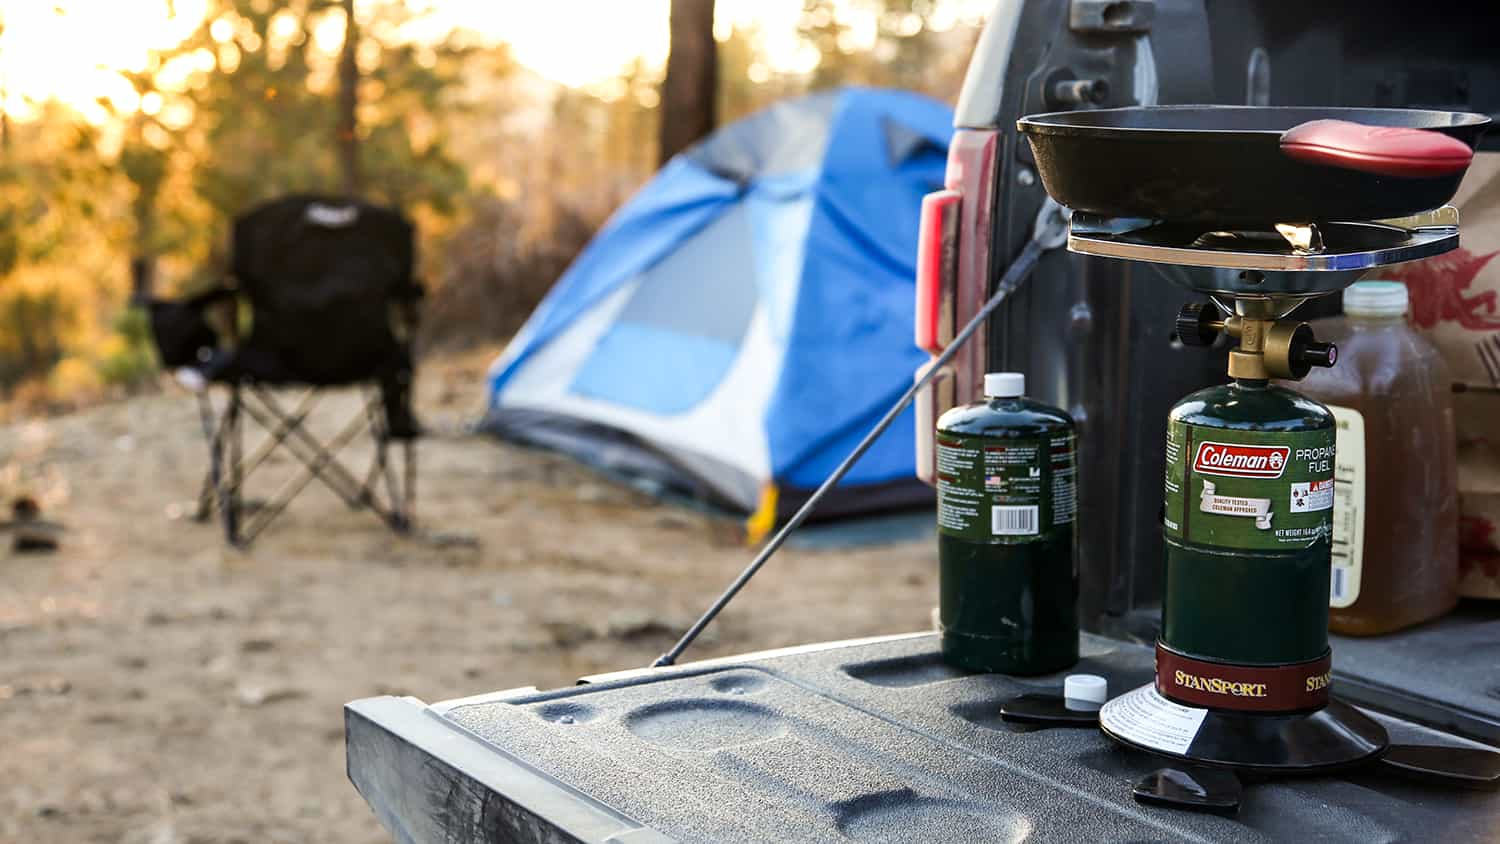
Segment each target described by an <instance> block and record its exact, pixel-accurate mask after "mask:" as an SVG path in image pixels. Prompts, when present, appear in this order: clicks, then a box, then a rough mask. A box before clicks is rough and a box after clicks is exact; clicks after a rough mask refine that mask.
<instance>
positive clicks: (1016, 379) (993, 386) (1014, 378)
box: [984, 372, 1026, 399]
mask: <svg viewBox="0 0 1500 844" xmlns="http://www.w3.org/2000/svg"><path fill="white" fill-rule="evenodd" d="M1024 395H1026V376H1025V375H1022V374H1021V373H1019V372H991V373H988V374H986V375H985V376H984V397H985V398H987V399H1013V398H1016V397H1017V396H1024Z"/></svg>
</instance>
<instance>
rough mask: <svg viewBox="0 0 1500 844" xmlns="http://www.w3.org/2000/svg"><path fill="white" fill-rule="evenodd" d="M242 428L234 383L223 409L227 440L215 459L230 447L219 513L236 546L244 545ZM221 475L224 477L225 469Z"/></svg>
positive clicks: (227, 537)
mask: <svg viewBox="0 0 1500 844" xmlns="http://www.w3.org/2000/svg"><path fill="white" fill-rule="evenodd" d="M242 432H243V428H242V426H241V424H240V387H239V385H238V384H235V385H233V386H231V387H230V388H229V405H228V406H227V407H226V408H225V410H224V431H223V433H224V439H226V440H227V443H225V444H221V445H220V447H219V448H218V449H216V450H215V452H214V457H215V460H216V461H218V460H220V459H222V458H223V457H224V451H225V448H226V446H227V448H228V450H229V454H228V461H229V463H228V467H227V468H228V472H227V475H228V477H227V478H226V479H225V481H224V483H223V484H222V485H221V486H220V487H219V488H218V491H217V496H218V499H219V512H220V515H221V516H222V517H223V522H224V540H225V541H226V542H228V543H229V544H230V545H231V546H234V547H235V548H243V547H245V545H246V544H248V543H247V542H243V540H242V537H241V535H240V503H241V501H242V496H241V491H240V485H241V483H242V481H243V480H244V475H243V473H242V472H241V466H240V445H241V435H242ZM219 474H220V477H224V473H223V472H222V469H221V470H220V471H219Z"/></svg>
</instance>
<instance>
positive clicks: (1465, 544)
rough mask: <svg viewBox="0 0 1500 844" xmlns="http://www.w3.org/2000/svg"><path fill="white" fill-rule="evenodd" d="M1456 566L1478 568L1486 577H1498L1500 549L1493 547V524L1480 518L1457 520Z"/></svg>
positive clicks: (1499, 572) (1466, 517)
mask: <svg viewBox="0 0 1500 844" xmlns="http://www.w3.org/2000/svg"><path fill="white" fill-rule="evenodd" d="M1458 565H1459V568H1461V569H1464V570H1467V569H1470V568H1473V567H1475V566H1478V567H1479V568H1481V569H1483V570H1484V573H1485V575H1486V576H1487V577H1497V576H1500V548H1496V547H1495V524H1494V523H1493V522H1491V521H1490V520H1489V519H1486V518H1482V517H1480V516H1460V517H1459V519H1458Z"/></svg>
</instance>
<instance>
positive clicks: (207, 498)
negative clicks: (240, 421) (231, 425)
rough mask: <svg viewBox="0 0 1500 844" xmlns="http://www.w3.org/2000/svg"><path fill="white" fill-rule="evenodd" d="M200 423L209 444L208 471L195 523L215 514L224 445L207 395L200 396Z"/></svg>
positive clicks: (200, 490)
mask: <svg viewBox="0 0 1500 844" xmlns="http://www.w3.org/2000/svg"><path fill="white" fill-rule="evenodd" d="M198 422H199V423H200V424H201V425H202V427H203V439H204V441H205V442H206V443H207V444H208V470H207V471H206V472H204V473H203V483H202V484H201V485H200V486H199V488H198V508H197V510H195V511H194V512H193V521H195V522H206V521H208V517H209V516H210V515H212V514H213V509H214V493H215V492H217V491H218V488H219V458H218V456H217V450H218V449H219V447H220V445H221V443H222V441H221V439H220V436H221V433H222V423H219V424H215V422H214V406H213V402H212V401H210V400H209V398H208V395H207V394H206V393H199V394H198Z"/></svg>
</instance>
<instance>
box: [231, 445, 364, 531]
mask: <svg viewBox="0 0 1500 844" xmlns="http://www.w3.org/2000/svg"><path fill="white" fill-rule="evenodd" d="M364 427H365V420H363V419H355V420H354V421H353V422H350V423H349V424H348V425H346V426H344V430H342V431H340V432H339V433H338V435H337V436H335V437H334V438H333V439H331V440H329V441H328V445H327V447H324V448H320V449H319V450H318V452H317V453H316V454H315V455H313V456H312V457H311V458H310V459H308V458H304V459H305V462H306V464H307V465H306V466H304V467H303V469H302V471H300V472H298V473H297V474H296V475H295V476H293V477H292V478H291V479H289V480H288V481H287V482H286V483H285V484H284V485H283V486H282V487H281V489H279V490H277V492H276V495H274V496H273V497H272V498H271V500H270V501H268V502H266V506H265V507H263V508H262V509H261V510H260V511H259V512H257V513H256V514H255V518H254V519H252V520H251V522H250V524H248V525H246V527H245V534H244V535H245V543H246V544H249V543H250V542H252V541H254V539H255V537H256V536H257V535H258V534H259V533H260V532H261V531H262V530H265V528H266V526H267V525H269V524H270V523H271V521H272V520H273V519H275V518H276V517H277V516H279V515H281V512H282V511H283V510H285V509H286V506H287V505H288V504H290V503H291V501H292V499H293V498H296V497H297V493H299V492H301V491H302V490H303V489H305V488H306V487H307V485H308V484H310V483H312V481H313V479H314V478H321V479H322V480H323V481H324V482H325V483H327V481H328V475H327V474H326V473H325V472H326V470H327V469H328V467H329V464H333V460H334V458H333V455H334V453H335V452H337V451H338V450H339V449H341V448H343V447H344V446H346V445H348V444H349V442H350V441H351V440H353V439H354V438H355V436H357V435H358V434H359V432H360V431H361V430H363V429H364ZM288 442H289V443H290V442H292V441H291V440H288ZM334 465H337V464H334ZM330 486H332V485H331V484H330ZM371 509H372V510H374V511H375V512H376V514H377V515H379V516H380V517H381V518H382V519H384V520H385V521H386V522H387V523H389V522H390V514H388V513H386V512H385V511H384V510H383V509H382V508H379V507H373V506H372V507H371Z"/></svg>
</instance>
